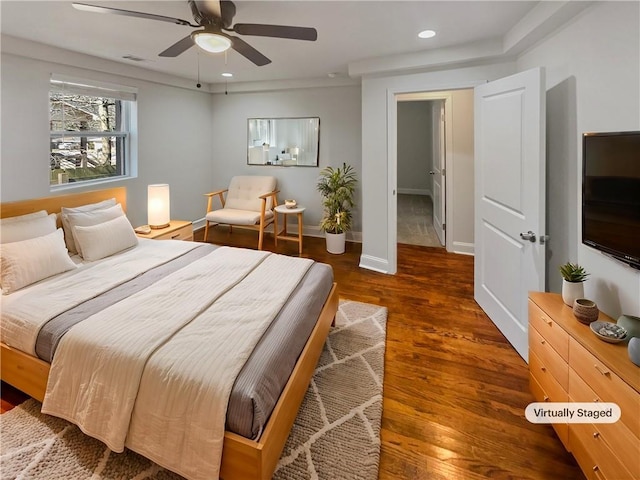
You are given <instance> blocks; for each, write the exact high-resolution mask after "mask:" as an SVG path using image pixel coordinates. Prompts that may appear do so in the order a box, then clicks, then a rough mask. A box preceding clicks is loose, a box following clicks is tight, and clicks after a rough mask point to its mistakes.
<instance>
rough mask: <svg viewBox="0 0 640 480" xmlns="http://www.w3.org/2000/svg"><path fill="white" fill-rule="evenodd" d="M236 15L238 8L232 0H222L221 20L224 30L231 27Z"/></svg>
mask: <svg viewBox="0 0 640 480" xmlns="http://www.w3.org/2000/svg"><path fill="white" fill-rule="evenodd" d="M235 14H236V6H235V4H234V3H233V2H232V1H231V0H220V19H221V20H222V26H223V27H224V28H229V27H231V22H232V21H233V17H234V16H235Z"/></svg>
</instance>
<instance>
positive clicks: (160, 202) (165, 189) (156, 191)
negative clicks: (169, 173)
mask: <svg viewBox="0 0 640 480" xmlns="http://www.w3.org/2000/svg"><path fill="white" fill-rule="evenodd" d="M170 206H171V205H170V195H169V185H168V184H166V183H159V184H155V185H149V186H148V187H147V221H148V222H149V226H150V227H151V228H165V227H168V226H169V221H170V219H171V210H170Z"/></svg>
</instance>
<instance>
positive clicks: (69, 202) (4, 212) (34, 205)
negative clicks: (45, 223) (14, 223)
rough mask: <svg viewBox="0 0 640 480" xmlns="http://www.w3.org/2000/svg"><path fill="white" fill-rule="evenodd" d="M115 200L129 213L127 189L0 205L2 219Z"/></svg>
mask: <svg viewBox="0 0 640 480" xmlns="http://www.w3.org/2000/svg"><path fill="white" fill-rule="evenodd" d="M110 198H115V199H116V203H120V204H121V205H122V209H123V210H124V211H125V212H126V211H127V189H126V188H125V187H116V188H107V189H105V190H94V191H91V192H81V193H71V194H69V195H55V196H53V197H42V198H35V199H31V200H20V201H17V202H7V203H2V204H0V218H6V217H15V216H17V215H26V214H27V213H33V212H37V211H39V210H46V211H47V212H49V213H60V211H61V209H62V207H79V206H81V205H86V204H88V203H96V202H101V201H102V200H108V199H110Z"/></svg>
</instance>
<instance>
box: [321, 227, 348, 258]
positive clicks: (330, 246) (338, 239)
mask: <svg viewBox="0 0 640 480" xmlns="http://www.w3.org/2000/svg"><path fill="white" fill-rule="evenodd" d="M325 235H326V237H327V252H329V253H335V254H340V253H344V242H345V239H346V234H345V233H329V232H326V233H325Z"/></svg>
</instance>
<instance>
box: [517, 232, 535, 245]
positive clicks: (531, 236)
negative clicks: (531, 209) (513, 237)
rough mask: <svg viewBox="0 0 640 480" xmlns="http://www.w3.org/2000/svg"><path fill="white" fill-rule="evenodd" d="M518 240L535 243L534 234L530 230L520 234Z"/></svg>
mask: <svg viewBox="0 0 640 480" xmlns="http://www.w3.org/2000/svg"><path fill="white" fill-rule="evenodd" d="M520 238H521V239H523V240H529V241H530V242H531V243H535V241H536V234H535V233H533V232H532V231H531V230H529V231H528V232H526V233H521V234H520Z"/></svg>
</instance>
